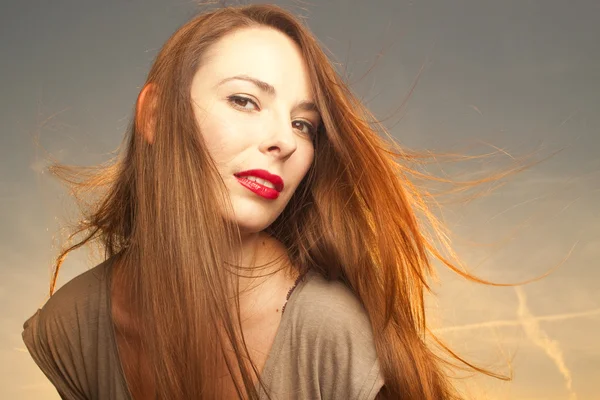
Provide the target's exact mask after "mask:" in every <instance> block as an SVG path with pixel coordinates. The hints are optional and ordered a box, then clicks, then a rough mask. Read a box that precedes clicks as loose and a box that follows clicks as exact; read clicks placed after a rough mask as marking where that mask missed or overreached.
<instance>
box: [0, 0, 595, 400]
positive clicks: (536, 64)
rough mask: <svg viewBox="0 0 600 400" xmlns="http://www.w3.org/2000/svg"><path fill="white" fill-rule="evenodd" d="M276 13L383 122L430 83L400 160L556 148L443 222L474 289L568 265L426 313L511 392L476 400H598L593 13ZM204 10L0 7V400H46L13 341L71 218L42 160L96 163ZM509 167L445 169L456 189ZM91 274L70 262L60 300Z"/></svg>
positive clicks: (414, 7)
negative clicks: (303, 28)
mask: <svg viewBox="0 0 600 400" xmlns="http://www.w3.org/2000/svg"><path fill="white" fill-rule="evenodd" d="M277 4H280V5H283V6H286V7H289V8H290V9H292V10H293V11H295V12H296V13H301V14H304V15H308V24H309V25H310V27H311V29H312V30H313V31H314V33H315V34H316V35H317V37H318V38H319V39H320V41H321V42H322V43H323V44H324V45H325V46H326V47H327V49H329V50H330V51H331V52H332V53H333V55H335V59H336V60H337V61H338V62H340V63H341V65H340V66H339V68H340V69H339V70H340V71H343V70H345V71H346V72H345V74H346V76H348V78H349V81H350V82H352V83H353V88H354V89H355V91H356V92H357V93H358V94H359V95H360V96H361V97H362V98H363V99H364V100H365V101H367V102H368V105H369V106H370V107H371V109H372V110H373V111H374V113H375V114H376V115H377V116H378V117H381V118H383V117H386V116H389V115H390V114H392V112H393V110H394V109H396V108H397V107H398V106H399V105H400V104H401V102H402V101H403V100H404V99H405V98H406V96H407V95H408V93H409V90H410V87H411V85H412V83H413V81H414V80H415V78H416V77H417V75H418V73H419V70H420V69H421V68H424V70H423V73H422V75H421V77H420V81H419V84H418V86H417V87H416V90H415V91H414V93H413V94H412V96H411V97H410V101H409V102H408V104H407V106H406V107H405V108H404V109H403V110H402V111H401V112H400V113H397V114H396V115H395V116H393V117H392V118H390V119H389V120H388V121H387V126H389V127H390V128H391V132H392V133H393V135H394V136H395V137H396V138H398V139H399V140H400V141H401V143H403V144H404V145H406V146H409V147H412V148H417V149H432V150H436V151H446V150H451V151H455V150H460V149H465V148H467V147H468V146H472V145H474V144H478V143H482V142H483V143H490V144H493V145H494V146H497V147H498V148H499V149H503V151H506V152H508V153H510V154H512V155H522V154H528V153H532V152H536V153H537V154H538V155H539V157H543V156H545V155H549V154H551V153H552V152H554V151H556V150H558V149H563V151H562V152H560V153H559V154H557V155H556V156H554V157H552V158H550V159H549V160H547V161H545V162H543V163H542V164H540V165H537V166H535V167H534V168H532V169H530V170H528V171H526V172H523V173H521V174H519V175H518V176H515V177H514V178H512V179H511V180H510V181H508V183H507V184H506V185H504V186H503V187H502V188H500V189H498V190H497V191H495V192H493V193H492V194H490V195H489V196H487V197H485V198H482V199H478V200H475V201H472V202H470V203H469V204H467V205H451V206H449V207H448V208H447V209H446V212H445V214H444V216H445V218H446V220H447V222H448V224H449V225H450V227H451V228H452V229H453V231H455V232H456V234H457V241H456V248H457V250H458V252H459V254H460V255H461V256H462V257H463V259H464V260H465V261H466V262H467V263H468V266H469V268H470V270H471V271H472V272H475V273H476V274H478V275H479V276H481V277H482V278H484V279H490V280H494V281H498V282H518V281H523V280H528V279H532V278H535V277H536V276H539V275H540V274H542V273H543V272H544V271H546V270H548V269H549V268H551V267H553V266H555V265H557V264H559V263H560V262H561V261H562V260H565V259H566V261H565V262H564V263H563V264H562V265H561V266H560V268H559V269H557V270H556V271H555V272H554V273H553V274H552V275H550V276H548V277H547V278H545V279H543V280H541V281H537V282H534V283H531V284H528V285H525V286H521V287H519V288H512V287H505V288H495V287H489V286H482V285H477V284H474V283H468V282H465V281H464V280H463V279H461V278H459V277H457V276H456V275H455V274H451V273H448V272H446V271H445V270H443V269H442V268H440V278H441V279H440V281H441V283H442V285H441V286H435V290H436V293H437V294H438V298H437V300H436V301H435V302H434V303H430V310H431V312H432V316H433V317H435V318H433V320H434V321H435V322H436V325H437V326H440V329H439V332H440V333H441V335H442V337H443V338H444V339H446V340H447V341H448V342H449V343H450V344H451V345H452V346H454V348H455V349H456V350H457V351H459V353H460V354H462V355H463V356H465V357H467V358H468V359H469V360H470V361H473V362H476V363H478V364H479V365H482V366H484V367H489V368H492V369H493V370H495V371H497V372H500V373H510V368H512V372H513V374H514V380H513V381H512V382H509V383H503V382H500V381H497V380H494V379H492V378H487V377H477V378H475V379H472V380H470V381H468V387H467V388H465V390H468V393H470V394H471V396H472V397H473V398H477V399H483V398H487V399H547V400H551V399H600V343H599V337H600V295H599V294H598V293H599V290H600V271H599V269H598V266H599V264H600V262H599V260H600V215H599V207H598V204H600V202H599V201H598V200H599V198H600V193H599V189H600V160H599V157H598V152H599V150H600V132H599V128H600V117H599V115H600V113H599V111H600V51H599V50H600V46H599V43H600V2H598V1H597V0H587V1H584V0H581V1H570V2H567V1H558V0H547V1H542V0H529V1H526V0H521V1H516V0H503V1H498V0H485V1H481V0H480V1H474V0H473V1H469V0H455V1H447V0H446V1H444V0H423V1H420V0H414V1H408V0H396V1H393V0H387V1H366V0H360V1H358V0H331V1H325V0H318V1H317V0H313V1H312V2H310V3H307V2H302V3H300V2H291V1H280V2H277ZM301 8H305V10H302V9H301ZM197 9H198V8H197V5H196V4H195V3H194V2H193V1H182V0H146V1H141V0H120V1H116V0H104V1H82V0H54V1H52V2H49V1H40V0H30V1H22V0H21V1H17V0H3V1H2V13H1V14H0V57H1V59H0V60H1V61H0V71H1V73H0V88H1V91H2V95H1V97H0V102H1V107H0V121H2V122H1V123H2V131H1V137H0V155H1V160H2V161H1V164H0V165H1V169H0V182H1V185H0V201H1V202H2V203H1V204H2V207H0V239H1V240H0V260H1V261H0V268H1V269H0V272H1V275H0V277H1V280H0V300H1V304H2V307H1V309H0V343H1V344H0V359H1V360H2V362H1V363H0V398H3V399H31V400H33V399H36V400H37V399H58V396H57V394H56V392H55V391H54V389H53V387H52V386H51V385H50V383H49V382H48V381H47V380H46V379H45V377H44V375H43V374H42V373H41V371H40V370H39V369H38V368H37V366H36V365H35V364H34V363H33V361H32V360H31V358H30V356H29V355H28V353H27V352H26V350H25V349H24V345H23V343H22V340H21V326H22V323H23V322H24V320H25V319H26V318H27V317H28V316H30V315H31V314H33V313H34V311H35V310H36V308H37V307H39V306H40V305H41V304H43V302H44V301H45V300H46V295H47V290H48V282H49V277H50V275H49V274H50V268H51V263H52V261H53V257H54V256H55V255H56V251H57V248H56V245H57V243H58V242H57V239H58V238H59V237H60V236H61V233H60V230H59V228H60V222H61V221H62V220H63V218H65V217H66V216H68V215H73V213H72V210H73V208H72V203H71V201H70V200H69V198H68V196H67V194H66V193H65V191H64V190H63V189H62V187H60V186H59V185H58V184H57V183H56V182H55V181H54V180H52V179H50V177H49V176H48V174H47V173H44V171H43V168H44V166H45V165H46V164H45V156H46V154H45V153H44V151H43V149H46V150H48V151H49V152H50V153H51V154H52V155H53V156H54V157H56V158H58V159H59V160H60V161H63V162H67V163H74V164H94V163H98V162H101V161H104V160H106V159H107V158H108V156H109V152H110V151H112V150H113V149H115V148H116V147H117V146H118V145H119V143H120V141H121V138H122V136H123V132H124V130H125V128H126V126H127V124H128V121H129V118H130V116H131V111H132V107H133V104H134V102H135V99H136V96H137V94H138V91H139V89H140V85H141V84H143V82H144V79H145V76H146V73H147V71H148V69H149V66H150V63H151V61H152V59H153V58H154V57H155V55H156V53H157V50H158V49H159V48H160V46H161V45H162V44H163V43H164V41H165V40H166V39H167V38H168V36H169V35H170V34H171V33H172V32H174V31H175V29H176V28H177V27H178V26H179V25H181V24H182V23H183V22H184V21H186V20H187V19H188V18H190V17H191V16H192V15H193V14H194V13H195V12H196V11H197ZM380 53H383V56H382V57H379V55H380ZM375 62H376V63H377V65H376V66H375V69H374V70H373V71H372V72H370V73H369V74H368V75H367V76H366V77H363V75H364V74H365V72H366V71H367V70H368V69H369V68H370V67H371V66H372V65H373V63H375ZM361 77H362V78H361ZM36 140H38V141H39V143H40V145H41V147H36V146H35V145H34V144H33V143H34V141H36ZM472 150H473V152H478V153H481V152H487V151H490V150H493V149H492V148H491V147H489V146H488V147H486V146H483V145H479V147H476V148H473V149H472ZM510 161H511V160H510V157H509V156H508V155H499V156H496V157H492V159H491V160H489V162H484V163H466V164H465V165H462V166H460V165H459V166H454V167H453V166H449V167H448V168H449V170H451V171H452V172H456V173H459V174H461V175H460V176H462V177H464V176H470V175H472V174H474V173H476V172H480V171H486V170H487V169H489V170H493V168H495V167H497V166H498V165H510ZM461 168H462V169H461ZM594 204H596V206H594ZM474 240H477V241H478V242H485V243H492V245H490V246H480V245H475V244H473V241H474ZM567 255H569V256H568V257H567ZM96 261H98V258H97V257H96V256H89V255H88V253H87V252H85V251H83V252H81V251H80V252H77V253H75V254H73V255H72V256H71V257H69V258H68V259H67V261H66V263H65V264H64V267H63V270H62V273H61V275H60V280H59V286H60V285H62V284H64V282H65V281H67V280H68V279H70V278H72V277H73V276H75V275H77V274H79V273H81V272H83V271H85V270H86V269H88V268H89V267H91V266H93V265H95V263H96ZM509 362H510V367H509V364H508V363H509Z"/></svg>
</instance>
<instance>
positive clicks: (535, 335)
mask: <svg viewBox="0 0 600 400" xmlns="http://www.w3.org/2000/svg"><path fill="white" fill-rule="evenodd" d="M515 292H516V294H517V298H518V299H519V305H518V307H517V317H518V318H519V321H520V322H521V324H522V325H523V329H524V331H525V334H526V335H527V337H528V338H529V339H530V340H531V341H532V342H533V343H534V344H535V345H536V346H538V347H540V348H541V349H542V350H544V353H546V355H547V356H548V357H549V358H550V359H551V360H552V362H554V365H556V367H557V368H558V370H559V371H560V373H561V374H562V376H563V377H564V378H565V384H566V387H567V392H568V393H569V400H576V399H577V394H576V393H575V392H574V391H573V379H572V378H571V371H569V369H568V368H567V364H566V363H565V359H564V357H563V353H562V350H561V348H560V344H559V342H558V341H556V340H552V339H550V337H549V336H548V335H547V334H546V332H544V331H543V330H542V328H541V327H540V324H539V321H538V320H536V319H535V318H534V317H533V315H532V314H531V311H530V310H529V308H528V307H527V298H526V296H525V290H523V288H522V287H520V286H516V287H515Z"/></svg>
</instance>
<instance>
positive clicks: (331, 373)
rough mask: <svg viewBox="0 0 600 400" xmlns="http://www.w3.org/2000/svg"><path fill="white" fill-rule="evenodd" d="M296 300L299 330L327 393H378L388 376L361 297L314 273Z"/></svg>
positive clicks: (350, 395) (365, 395)
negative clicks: (383, 367)
mask: <svg viewBox="0 0 600 400" xmlns="http://www.w3.org/2000/svg"><path fill="white" fill-rule="evenodd" d="M295 300H296V301H295V304H294V307H293V308H292V310H294V314H295V315H292V316H291V319H292V320H294V319H295V320H296V324H295V326H296V329H295V331H296V332H295V334H298V335H300V336H301V337H302V338H303V339H302V340H303V342H304V343H302V345H301V347H302V348H304V349H305V350H303V351H305V352H306V354H305V356H307V360H306V362H308V363H309V364H310V368H311V369H313V370H314V371H318V378H317V379H318V380H319V392H320V393H321V395H322V398H331V399H338V398H340V399H341V398H348V399H350V398H352V399H372V398H374V397H375V395H376V393H377V392H378V391H379V389H380V388H381V386H383V378H382V375H381V371H380V368H379V362H378V357H377V352H376V348H375V341H374V336H373V329H372V327H371V322H370V318H369V315H368V313H367V311H366V309H365V308H364V306H363V305H362V302H361V301H360V299H359V298H358V297H357V296H356V295H355V294H354V293H353V292H352V290H350V288H348V286H346V285H345V284H344V283H343V282H341V281H330V280H327V279H325V278H324V277H323V276H321V275H320V274H318V273H315V272H311V273H309V275H308V276H307V281H306V282H304V285H303V287H302V288H301V290H300V291H299V293H298V297H297V298H296V299H295ZM301 357H302V356H301ZM326 393H329V395H326Z"/></svg>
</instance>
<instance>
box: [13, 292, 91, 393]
mask: <svg viewBox="0 0 600 400" xmlns="http://www.w3.org/2000/svg"><path fill="white" fill-rule="evenodd" d="M55 303H56V302H53V301H52V298H51V299H50V300H49V301H48V303H46V305H45V306H44V307H43V308H42V309H39V310H37V312H36V313H35V314H34V315H33V316H31V317H30V318H29V319H28V320H27V321H25V323H24V325H23V333H22V337H23V342H24V343H25V345H26V346H27V349H28V350H29V353H30V354H31V357H32V358H33V360H34V361H35V363H36V364H37V365H38V367H39V368H40V369H41V370H42V372H43V373H44V374H45V375H46V377H47V378H48V379H49V380H50V382H51V383H52V384H53V385H54V387H55V388H56V390H57V391H58V393H59V395H60V396H61V398H62V399H68V400H84V399H86V400H87V399H90V398H91V397H90V396H89V395H88V393H87V387H86V386H87V385H86V381H85V365H84V362H83V359H82V355H81V354H82V349H81V340H80V339H79V338H78V329H77V321H76V320H75V321H73V320H71V319H70V318H68V316H65V315H64V314H63V315H61V314H60V313H59V312H60V310H57V309H56V306H57V304H55ZM67 314H68V313H67Z"/></svg>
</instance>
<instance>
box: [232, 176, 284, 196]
mask: <svg viewBox="0 0 600 400" xmlns="http://www.w3.org/2000/svg"><path fill="white" fill-rule="evenodd" d="M236 178H237V180H238V182H239V183H240V184H241V185H242V186H244V187H245V188H246V189H248V190H250V191H251V192H254V193H256V194H257V195H259V196H261V197H263V198H265V199H268V200H275V199H277V198H278V197H279V192H278V191H277V190H275V189H274V188H272V187H269V186H266V185H263V184H261V183H259V182H257V181H255V180H252V179H249V178H251V177H247V176H236ZM252 178H254V177H252ZM255 179H256V178H255ZM267 184H270V182H267ZM270 185H271V186H272V184H270Z"/></svg>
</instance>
